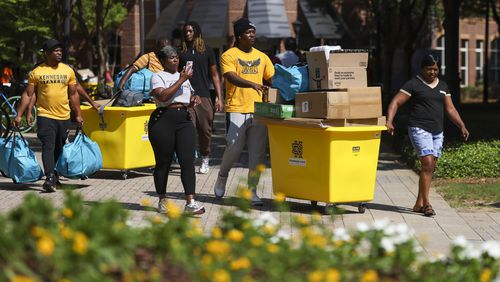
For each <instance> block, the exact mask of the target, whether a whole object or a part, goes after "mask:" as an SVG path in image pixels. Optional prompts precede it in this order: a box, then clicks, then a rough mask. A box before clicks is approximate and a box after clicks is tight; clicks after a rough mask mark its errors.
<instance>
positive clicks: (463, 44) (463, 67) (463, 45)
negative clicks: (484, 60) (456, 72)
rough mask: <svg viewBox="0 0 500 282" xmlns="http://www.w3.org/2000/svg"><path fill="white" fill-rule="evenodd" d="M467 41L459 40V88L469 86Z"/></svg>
mask: <svg viewBox="0 0 500 282" xmlns="http://www.w3.org/2000/svg"><path fill="white" fill-rule="evenodd" d="M468 66H469V40H468V39H462V40H460V86H467V85H469V70H468Z"/></svg>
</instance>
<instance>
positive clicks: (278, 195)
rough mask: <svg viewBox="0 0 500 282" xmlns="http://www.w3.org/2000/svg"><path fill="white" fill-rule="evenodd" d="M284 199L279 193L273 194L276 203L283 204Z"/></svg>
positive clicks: (283, 195) (284, 196)
mask: <svg viewBox="0 0 500 282" xmlns="http://www.w3.org/2000/svg"><path fill="white" fill-rule="evenodd" d="M285 199H286V195H285V194H283V193H281V192H279V193H276V194H274V200H275V201H276V202H278V203H283V202H284V201H285Z"/></svg>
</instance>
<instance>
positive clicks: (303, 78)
mask: <svg viewBox="0 0 500 282" xmlns="http://www.w3.org/2000/svg"><path fill="white" fill-rule="evenodd" d="M274 70H275V72H274V76H273V88H278V89H279V93H280V95H281V98H283V99H284V100H285V101H291V100H294V99H295V94H297V93H298V92H304V91H308V90H309V77H308V71H307V66H300V67H298V66H291V67H289V68H287V67H285V66H282V65H280V64H275V65H274Z"/></svg>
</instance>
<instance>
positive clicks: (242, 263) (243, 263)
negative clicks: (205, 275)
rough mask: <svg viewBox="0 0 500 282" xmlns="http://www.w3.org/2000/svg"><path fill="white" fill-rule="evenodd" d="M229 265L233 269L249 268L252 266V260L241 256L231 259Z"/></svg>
mask: <svg viewBox="0 0 500 282" xmlns="http://www.w3.org/2000/svg"><path fill="white" fill-rule="evenodd" d="M229 266H230V267H231V269H232V270H240V269H247V268H249V267H250V260H249V259H247V258H239V259H236V260H233V261H231V264H230V265H229Z"/></svg>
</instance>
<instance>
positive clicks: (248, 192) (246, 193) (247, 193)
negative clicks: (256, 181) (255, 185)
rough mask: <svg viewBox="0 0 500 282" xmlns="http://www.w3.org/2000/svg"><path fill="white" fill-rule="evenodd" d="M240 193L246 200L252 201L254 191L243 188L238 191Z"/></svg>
mask: <svg viewBox="0 0 500 282" xmlns="http://www.w3.org/2000/svg"><path fill="white" fill-rule="evenodd" d="M238 195H239V196H240V197H241V198H243V199H245V200H249V201H250V200H251V199H252V191H251V190H250V189H248V188H241V189H240V190H239V191H238Z"/></svg>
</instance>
